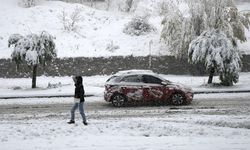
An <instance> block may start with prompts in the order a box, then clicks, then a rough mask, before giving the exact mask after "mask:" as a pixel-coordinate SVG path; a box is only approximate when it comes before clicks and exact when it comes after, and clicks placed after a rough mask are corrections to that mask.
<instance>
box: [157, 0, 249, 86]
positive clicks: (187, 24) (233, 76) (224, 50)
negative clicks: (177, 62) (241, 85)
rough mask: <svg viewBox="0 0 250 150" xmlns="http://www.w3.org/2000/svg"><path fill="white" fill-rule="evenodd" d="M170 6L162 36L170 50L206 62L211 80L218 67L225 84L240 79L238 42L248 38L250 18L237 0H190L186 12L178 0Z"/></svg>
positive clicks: (183, 56)
mask: <svg viewBox="0 0 250 150" xmlns="http://www.w3.org/2000/svg"><path fill="white" fill-rule="evenodd" d="M174 5H175V6H174ZM170 6H171V7H168V9H169V10H171V11H168V13H167V15H166V16H165V18H164V20H163V22H162V24H163V30H162V39H164V41H165V42H166V44H167V45H168V48H169V51H170V52H171V53H172V54H173V55H174V56H176V57H177V58H190V62H192V63H196V62H203V63H205V65H206V68H207V69H208V70H210V76H209V80H208V83H211V82H212V77H213V75H214V72H215V71H217V72H218V73H219V74H220V80H221V82H222V84H224V85H232V84H233V83H236V82H237V81H238V72H239V70H240V67H241V65H240V64H241V60H240V54H239V50H238V44H237V42H238V41H241V42H245V41H246V36H245V28H247V29H248V28H249V25H250V21H249V18H248V17H247V16H246V15H245V14H242V13H240V12H239V11H238V9H237V7H236V6H235V4H234V2H233V0H213V1H211V0H189V1H187V2H186V6H187V8H188V9H187V11H185V13H183V12H181V10H179V9H178V3H177V4H170ZM187 12H188V13H187ZM215 31H216V32H215ZM216 40H219V41H216ZM191 41H192V42H191ZM190 42H191V44H189V43H190ZM188 50H189V52H188ZM219 54H220V55H221V56H220V55H219ZM219 56H220V58H219ZM208 58H209V59H208Z"/></svg>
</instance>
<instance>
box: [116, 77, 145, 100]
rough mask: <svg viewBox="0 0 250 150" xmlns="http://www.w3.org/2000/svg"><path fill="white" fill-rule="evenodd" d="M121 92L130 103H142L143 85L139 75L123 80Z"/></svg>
mask: <svg viewBox="0 0 250 150" xmlns="http://www.w3.org/2000/svg"><path fill="white" fill-rule="evenodd" d="M121 90H122V93H123V94H124V95H126V96H127V98H128V100H129V101H133V100H134V101H141V100H142V99H143V90H142V83H141V80H140V78H139V77H138V75H129V76H125V77H124V78H123V79H122V80H121Z"/></svg>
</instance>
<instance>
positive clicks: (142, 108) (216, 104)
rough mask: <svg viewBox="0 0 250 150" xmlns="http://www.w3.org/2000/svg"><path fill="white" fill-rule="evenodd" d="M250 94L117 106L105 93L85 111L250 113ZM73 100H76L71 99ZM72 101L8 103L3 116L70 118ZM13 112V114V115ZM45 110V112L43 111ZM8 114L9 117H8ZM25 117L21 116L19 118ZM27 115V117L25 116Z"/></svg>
mask: <svg viewBox="0 0 250 150" xmlns="http://www.w3.org/2000/svg"><path fill="white" fill-rule="evenodd" d="M249 99H250V98H248V97H240V98H209V97H207V98H195V99H194V101H193V102H192V103H191V104H190V105H186V106H171V105H168V106H152V105H151V106H148V105H139V106H126V107H121V108H115V107H113V106H112V105H111V104H110V103H106V102H105V101H104V100H103V99H102V97H100V101H94V102H89V101H91V97H89V98H88V99H87V102H85V111H86V112H87V114H88V117H89V118H103V117H108V118H116V117H119V118H121V117H129V116H133V117H143V116H148V117H150V116H161V115H168V114H173V113H174V114H176V113H177V114H182V113H185V114H186V113H190V114H204V115H232V114H234V115H250V100H249ZM72 103H73V102H72ZM72 103H58V104H56V103H53V104H39V105H37V104H27V105H18V104H8V105H0V119H1V120H3V119H14V118H15V119H17V118H16V116H18V114H20V115H21V116H22V117H27V116H29V117H31V118H34V117H38V116H39V117H62V118H67V117H68V116H69V111H70V109H71V107H72ZM11 114H13V115H11ZM41 114H44V115H41ZM5 115H7V116H8V118H6V117H5ZM19 119H22V118H19ZM26 119H27V118H26Z"/></svg>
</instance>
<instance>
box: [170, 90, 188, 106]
mask: <svg viewBox="0 0 250 150" xmlns="http://www.w3.org/2000/svg"><path fill="white" fill-rule="evenodd" d="M171 103H172V104H173V105H175V106H179V105H183V104H185V97H184V96H183V95H182V94H181V93H175V94H173V95H172V97H171Z"/></svg>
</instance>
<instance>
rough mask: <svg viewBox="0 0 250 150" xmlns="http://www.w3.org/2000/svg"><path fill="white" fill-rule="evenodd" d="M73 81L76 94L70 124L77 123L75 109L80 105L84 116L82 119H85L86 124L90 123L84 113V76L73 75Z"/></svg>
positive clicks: (80, 110)
mask: <svg viewBox="0 0 250 150" xmlns="http://www.w3.org/2000/svg"><path fill="white" fill-rule="evenodd" d="M73 81H74V82H75V95H74V105H73V107H72V108H71V111H70V113H71V119H70V121H69V122H68V124H74V123H75V111H76V109H77V108H78V107H79V112H80V114H81V116H82V120H83V124H84V125H88V123H87V121H86V116H85V113H84V106H83V105H84V101H85V99H84V94H85V91H84V88H83V85H82V77H81V76H74V77H73Z"/></svg>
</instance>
